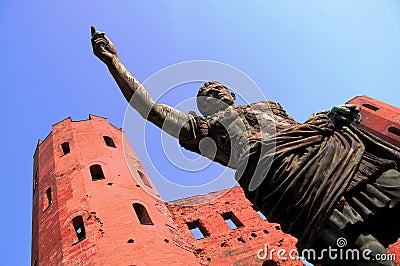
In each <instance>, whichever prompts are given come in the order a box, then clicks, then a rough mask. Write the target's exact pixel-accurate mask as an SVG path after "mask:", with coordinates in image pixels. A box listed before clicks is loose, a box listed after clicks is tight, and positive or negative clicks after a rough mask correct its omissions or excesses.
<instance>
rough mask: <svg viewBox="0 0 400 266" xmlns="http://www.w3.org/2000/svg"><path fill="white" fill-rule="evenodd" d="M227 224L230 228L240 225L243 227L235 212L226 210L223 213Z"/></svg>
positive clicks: (233, 228)
mask: <svg viewBox="0 0 400 266" xmlns="http://www.w3.org/2000/svg"><path fill="white" fill-rule="evenodd" d="M221 216H222V218H224V220H225V222H226V224H227V225H228V226H229V228H230V229H232V230H235V229H237V228H239V227H243V224H242V223H241V222H240V221H239V219H238V218H237V217H236V216H235V215H234V214H233V212H225V213H223V214H222V215H221Z"/></svg>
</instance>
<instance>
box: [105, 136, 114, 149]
mask: <svg viewBox="0 0 400 266" xmlns="http://www.w3.org/2000/svg"><path fill="white" fill-rule="evenodd" d="M103 138H104V142H105V143H106V145H107V146H108V147H113V148H116V146H115V143H114V140H113V139H112V138H111V137H109V136H103Z"/></svg>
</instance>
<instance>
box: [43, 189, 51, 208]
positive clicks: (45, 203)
mask: <svg viewBox="0 0 400 266" xmlns="http://www.w3.org/2000/svg"><path fill="white" fill-rule="evenodd" d="M51 201H52V199H51V188H50V187H49V188H48V189H47V190H46V193H45V195H44V199H43V211H45V210H47V208H48V207H49V206H50V205H51Z"/></svg>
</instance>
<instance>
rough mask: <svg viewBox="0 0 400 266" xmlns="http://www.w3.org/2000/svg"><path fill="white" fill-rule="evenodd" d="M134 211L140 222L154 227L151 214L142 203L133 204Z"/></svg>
mask: <svg viewBox="0 0 400 266" xmlns="http://www.w3.org/2000/svg"><path fill="white" fill-rule="evenodd" d="M133 209H134V210H135V212H136V216H137V217H138V219H139V222H140V223H141V224H146V225H154V224H153V221H152V220H151V218H150V216H149V213H148V212H147V210H146V208H145V207H144V206H143V205H142V204H140V203H134V204H133Z"/></svg>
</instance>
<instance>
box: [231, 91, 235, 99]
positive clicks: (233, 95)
mask: <svg viewBox="0 0 400 266" xmlns="http://www.w3.org/2000/svg"><path fill="white" fill-rule="evenodd" d="M231 95H232V97H233V99H234V100H236V95H235V94H234V93H233V92H231Z"/></svg>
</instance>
